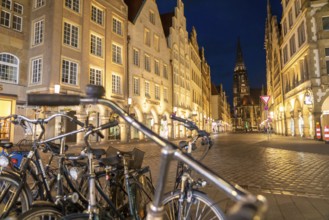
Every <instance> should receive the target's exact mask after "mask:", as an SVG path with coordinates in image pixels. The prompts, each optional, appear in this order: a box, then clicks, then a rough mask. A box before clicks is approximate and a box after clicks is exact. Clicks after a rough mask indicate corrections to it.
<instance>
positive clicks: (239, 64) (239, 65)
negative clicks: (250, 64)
mask: <svg viewBox="0 0 329 220" xmlns="http://www.w3.org/2000/svg"><path fill="white" fill-rule="evenodd" d="M234 71H235V72H236V71H246V67H245V65H244V61H243V55H242V49H241V45H240V38H238V45H237V53H236V61H235V68H234Z"/></svg>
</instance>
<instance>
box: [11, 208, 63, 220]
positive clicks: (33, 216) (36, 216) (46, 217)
mask: <svg viewBox="0 0 329 220" xmlns="http://www.w3.org/2000/svg"><path fill="white" fill-rule="evenodd" d="M62 217H63V214H62V213H61V212H60V211H59V210H58V209H57V208H55V207H52V206H44V207H37V208H32V209H30V210H28V211H27V212H25V213H23V214H22V215H20V216H19V217H18V218H17V220H60V219H62Z"/></svg>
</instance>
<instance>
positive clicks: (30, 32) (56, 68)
mask: <svg viewBox="0 0 329 220" xmlns="http://www.w3.org/2000/svg"><path fill="white" fill-rule="evenodd" d="M7 15H8V16H7ZM19 15H20V16H19ZM1 16H4V17H1V22H2V23H1V24H0V29H1V33H2V34H3V37H2V39H6V40H7V41H8V40H10V41H12V43H9V44H7V43H5V42H1V49H0V56H1V66H2V68H1V82H2V83H3V88H4V90H3V91H2V94H9V96H11V97H12V96H13V95H14V96H15V98H14V99H16V106H15V105H14V104H12V107H11V109H12V110H11V112H12V113H14V112H15V113H18V114H25V115H27V116H29V117H39V116H40V117H41V116H42V115H36V113H38V114H39V113H41V114H51V113H52V112H54V111H56V112H58V111H65V112H67V113H68V114H69V115H75V116H77V117H78V119H79V120H81V121H85V120H86V119H87V118H88V120H89V122H90V123H92V124H94V125H98V124H101V123H105V122H107V121H108V120H110V118H111V114H112V113H111V111H109V110H108V109H104V108H102V107H98V106H80V107H72V108H65V109H64V108H42V109H41V110H40V109H39V110H35V109H34V110H33V109H30V108H28V107H26V106H25V101H26V98H25V97H26V93H31V92H51V93H54V92H55V88H57V89H59V91H56V92H59V93H63V94H83V93H84V89H85V86H86V85H87V84H96V85H103V86H104V87H105V89H106V97H107V98H109V99H112V100H114V101H116V102H117V103H119V104H120V105H121V106H123V105H124V104H125V102H126V99H127V93H126V90H124V87H123V86H124V84H123V83H124V82H125V81H126V78H127V72H126V60H125V58H126V54H125V53H126V50H125V49H124V48H126V47H127V46H126V44H127V6H126V5H125V4H124V3H123V2H122V1H120V0H115V1H111V2H108V1H102V0H99V1H90V0H85V1H72V0H59V1H46V0H33V1H32V4H31V2H30V1H15V2H14V1H11V0H8V1H2V5H1ZM16 16H17V18H15V17H16ZM5 17H8V22H5V20H4V19H5ZM19 17H21V18H19ZM6 19H7V18H6ZM14 20H15V24H14V23H13V22H14ZM19 21H20V22H21V24H19V23H18V22H19ZM13 35H14V36H17V37H16V39H15V40H14V39H13V38H12V36H13ZM9 36H10V37H9ZM8 74H9V75H10V76H9V75H8ZM12 89H14V90H13V91H11V90H12ZM6 103H7V102H6ZM12 103H14V101H12ZM8 105H9V104H8ZM7 113H8V112H6V113H5V114H7ZM5 114H3V115H5ZM43 116H44V115H43ZM48 127H49V128H47V134H49V135H53V134H54V133H55V134H56V133H59V132H61V131H62V130H66V131H70V130H73V129H75V128H74V127H69V126H65V125H63V123H62V122H61V121H54V122H53V123H51V124H50V125H49V126H48ZM125 130H126V129H125V124H124V123H123V122H121V123H120V125H119V126H118V127H116V128H111V130H106V131H103V132H104V136H105V137H106V140H108V139H113V138H115V139H118V140H124V139H126V135H125V134H126V132H124V131H125ZM12 134H13V133H12V132H11V134H10V137H9V138H8V139H10V140H13V135H12ZM18 136H20V135H19V132H16V134H15V138H16V139H17V138H18ZM71 138H72V139H69V140H68V141H76V142H79V141H82V136H78V137H71ZM16 141H17V140H16ZM95 141H96V140H95Z"/></svg>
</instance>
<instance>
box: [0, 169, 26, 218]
mask: <svg viewBox="0 0 329 220" xmlns="http://www.w3.org/2000/svg"><path fill="white" fill-rule="evenodd" d="M19 184H20V183H19V181H18V180H16V178H15V177H13V176H11V175H10V174H5V173H2V174H1V175H0V219H3V218H6V217H11V216H17V215H19V214H21V213H22V212H26V211H27V210H29V209H30V205H31V203H32V200H31V194H30V193H29V192H28V191H27V189H26V188H25V187H22V190H21V193H20V194H19V197H18V199H17V201H16V203H15V204H14V203H13V204H10V203H11V202H13V201H12V199H13V197H14V196H15V193H17V188H18V186H19ZM29 195H30V196H29ZM8 206H12V207H8ZM7 210H10V212H9V213H8V214H5V212H7Z"/></svg>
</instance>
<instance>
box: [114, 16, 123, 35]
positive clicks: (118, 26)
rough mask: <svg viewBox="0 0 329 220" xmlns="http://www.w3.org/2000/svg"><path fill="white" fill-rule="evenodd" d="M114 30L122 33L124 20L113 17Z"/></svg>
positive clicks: (119, 33)
mask: <svg viewBox="0 0 329 220" xmlns="http://www.w3.org/2000/svg"><path fill="white" fill-rule="evenodd" d="M113 32H114V33H116V34H118V35H122V22H121V21H120V20H119V19H117V18H113Z"/></svg>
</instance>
